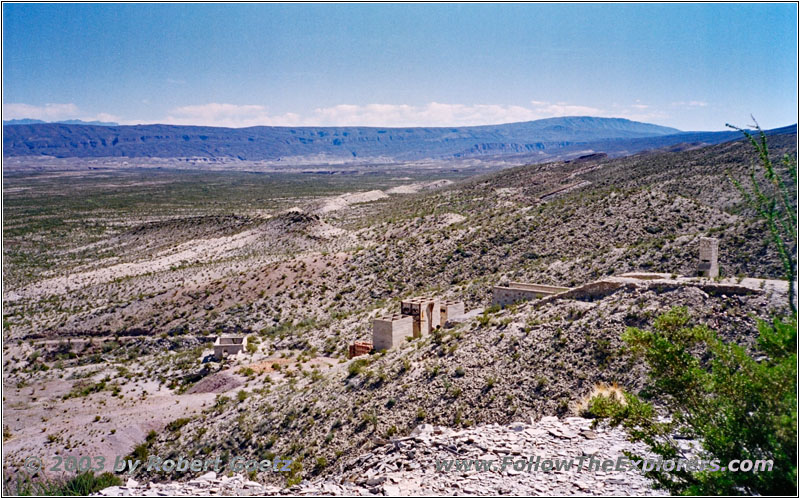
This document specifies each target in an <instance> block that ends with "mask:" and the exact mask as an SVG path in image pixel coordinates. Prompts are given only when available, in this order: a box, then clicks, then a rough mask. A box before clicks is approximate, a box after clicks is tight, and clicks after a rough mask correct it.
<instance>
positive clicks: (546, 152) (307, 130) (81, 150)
mask: <svg viewBox="0 0 800 499" xmlns="http://www.w3.org/2000/svg"><path fill="white" fill-rule="evenodd" d="M3 130H4V134H3V154H4V156H7V157H11V156H31V155H34V156H39V155H46V156H54V157H60V158H66V157H129V158H148V157H158V158H232V159H236V160H250V161H254V160H255V161H259V160H265V161H283V162H284V163H289V164H291V163H326V162H333V163H341V162H350V163H354V162H355V163H358V162H377V163H387V162H388V163H392V162H398V161H409V160H419V159H439V160H442V159H453V158H466V157H480V156H496V155H519V154H525V155H529V156H536V155H539V156H542V157H543V158H546V157H550V156H552V155H553V154H555V153H559V154H567V153H570V152H572V153H574V152H576V151H579V150H584V149H586V147H587V144H597V145H602V144H604V143H605V144H606V145H607V147H611V148H612V149H614V148H615V149H620V148H621V147H622V148H625V147H632V148H634V149H635V150H641V149H643V148H646V145H647V144H648V142H647V141H641V140H640V141H639V142H635V143H631V142H630V141H631V140H633V139H646V138H657V137H664V136H671V135H675V134H678V133H680V131H679V130H676V129H674V128H668V127H662V126H658V125H652V124H649V123H640V122H635V121H630V120H626V119H619V118H593V117H567V118H550V119H544V120H537V121H530V122H523V123H511V124H503V125H488V126H472V127H452V128H420V127H409V128H374V127H250V128H240V129H235V128H216V127H201V126H173V125H135V126H90V125H70V124H55V123H48V124H24V125H5V126H4V129H3ZM728 135H729V134H727V135H726V134H723V135H722V136H719V138H710V140H712V141H718V140H719V139H721V138H724V137H727V136H728ZM709 137H715V136H714V134H711V135H709ZM609 141H611V142H610V143H609ZM614 141H618V143H616V142H614ZM675 142H680V140H678V139H674V141H670V142H669V143H675Z"/></svg>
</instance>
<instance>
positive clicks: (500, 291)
mask: <svg viewBox="0 0 800 499" xmlns="http://www.w3.org/2000/svg"><path fill="white" fill-rule="evenodd" d="M569 289H570V288H563V287H560V286H548V285H546V284H531V283H524V282H512V283H509V285H508V286H494V287H493V288H492V305H498V306H500V307H506V306H508V305H512V304H514V303H517V302H521V301H529V300H535V299H538V298H544V297H545V296H550V295H554V294H557V293H563V292H564V291H569Z"/></svg>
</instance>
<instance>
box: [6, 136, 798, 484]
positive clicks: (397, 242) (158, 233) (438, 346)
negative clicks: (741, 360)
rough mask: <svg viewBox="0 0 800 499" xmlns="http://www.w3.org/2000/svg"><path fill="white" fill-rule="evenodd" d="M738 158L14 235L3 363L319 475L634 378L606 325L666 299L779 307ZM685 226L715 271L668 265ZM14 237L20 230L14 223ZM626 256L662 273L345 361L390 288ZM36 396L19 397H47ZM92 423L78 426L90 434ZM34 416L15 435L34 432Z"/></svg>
mask: <svg viewBox="0 0 800 499" xmlns="http://www.w3.org/2000/svg"><path fill="white" fill-rule="evenodd" d="M795 143H796V136H795V135H794V134H791V135H788V134H785V135H775V136H773V137H771V142H770V144H771V148H772V152H773V154H774V155H775V156H776V158H777V157H779V156H780V155H782V154H784V153H791V154H795V153H796V151H795ZM752 161H753V153H752V150H751V148H750V146H749V145H748V144H745V143H743V142H735V143H726V144H720V145H716V146H711V147H701V148H694V147H689V148H687V150H681V151H677V152H675V151H660V152H652V153H646V154H640V155H635V156H631V157H627V158H622V159H613V158H608V157H602V156H600V155H596V156H591V157H588V158H583V159H582V160H580V161H570V162H554V163H547V164H539V165H530V166H525V167H519V168H513V169H509V170H505V171H502V172H499V173H494V174H491V175H485V176H482V177H477V178H472V179H469V180H466V181H460V182H456V183H453V184H449V185H447V184H436V185H437V186H438V188H437V189H435V190H427V191H422V190H419V191H417V190H415V189H410V188H408V189H400V191H399V192H397V191H396V192H389V191H388V190H387V191H386V193H384V194H385V195H379V194H377V193H374V192H372V191H367V192H366V193H362V194H364V195H363V196H356V197H353V195H352V194H348V195H346V196H344V197H343V196H336V197H333V198H330V199H328V200H327V201H324V202H320V200H318V199H317V200H314V201H313V202H309V203H306V204H302V203H301V204H299V205H298V206H296V207H295V208H293V209H289V210H286V209H281V210H274V211H270V212H269V213H265V212H263V210H258V209H256V208H254V209H251V210H242V212H237V213H229V214H227V215H219V216H195V217H187V216H165V217H161V219H159V220H151V221H148V222H146V223H138V224H136V225H135V226H134V227H130V226H127V225H124V224H120V225H119V228H118V229H109V230H108V233H107V234H106V235H105V236H104V237H101V238H99V239H98V240H97V241H96V242H94V243H91V244H89V245H84V246H81V247H77V248H73V249H71V250H70V251H68V252H65V251H63V250H61V249H56V250H51V252H50V253H46V254H45V255H46V256H47V258H46V259H44V262H45V263H44V264H41V266H39V267H37V266H36V265H40V264H38V263H37V262H38V260H37V259H35V258H33V256H34V255H32V254H31V255H25V256H26V259H22V256H23V255H22V254H19V253H16V254H15V258H17V260H15V261H21V262H24V263H26V264H28V265H29V266H28V267H23V268H24V269H25V271H24V272H22V271H18V272H17V273H15V274H12V276H13V277H14V279H13V280H9V281H8V282H7V283H6V286H5V290H4V293H5V295H4V306H5V310H4V313H5V314H6V315H5V316H4V337H5V339H6V341H5V342H4V349H5V350H6V352H5V353H6V358H7V359H8V362H7V365H6V371H5V372H6V373H8V374H7V378H6V379H4V383H6V385H7V386H10V387H16V392H17V393H19V397H23V395H26V394H27V392H26V393H25V394H23V393H22V392H21V391H20V390H30V389H31V388H30V386H31V385H32V384H37V383H46V382H52V383H54V384H55V385H57V386H58V388H59V390H65V391H66V393H63V394H62V392H58V391H52V393H57V394H58V396H59V397H63V396H67V397H68V398H69V399H70V400H80V401H81V405H78V404H77V402H76V406H75V407H76V409H75V410H80V409H81V407H89V408H91V407H94V406H92V405H91V404H94V403H97V404H99V403H100V402H101V401H102V402H103V403H104V404H105V400H104V399H103V398H104V397H106V398H107V392H108V393H115V394H117V397H118V398H119V402H118V403H119V404H120V405H122V406H124V408H126V410H130V409H129V407H134V408H135V407H136V404H146V403H150V400H151V399H152V398H153V397H154V395H153V394H157V395H158V396H159V397H163V398H162V399H159V400H164V399H166V400H167V402H169V401H170V400H171V398H170V397H174V399H175V401H177V402H179V403H180V402H183V401H186V402H187V403H186V405H187V406H189V405H190V404H189V403H188V402H192V403H193V404H194V405H192V407H194V408H196V409H197V411H196V412H194V413H192V414H189V415H186V416H181V417H179V418H178V419H176V420H175V421H173V423H172V424H166V423H167V422H166V421H165V422H163V423H155V422H154V423H152V425H151V426H150V427H148V428H142V430H141V432H140V433H139V434H137V435H140V439H139V442H141V444H140V446H139V447H138V452H140V453H149V454H158V455H160V456H162V457H168V456H173V457H174V456H186V457H190V456H191V457H213V456H216V455H219V454H220V453H224V454H225V455H227V456H233V455H243V456H252V457H256V458H263V459H272V458H274V457H276V456H279V457H281V456H282V457H287V458H292V459H295V460H296V462H297V463H298V466H297V467H296V468H295V469H294V470H293V472H292V476H291V478H292V479H297V480H299V479H300V478H301V477H302V478H305V479H317V478H319V479H324V478H325V477H327V476H328V475H329V474H331V473H338V471H336V470H342V469H345V468H346V463H347V462H348V460H349V459H350V458H352V457H353V456H356V455H359V454H362V453H363V454H365V453H369V452H371V451H372V449H373V448H381V447H383V446H385V445H387V444H388V443H390V439H391V438H393V437H397V436H405V435H408V434H409V433H410V432H411V431H412V430H413V429H414V428H415V427H417V426H418V425H420V424H433V425H437V426H447V427H449V428H452V429H453V431H461V430H464V429H468V428H472V427H473V426H475V425H479V424H508V423H512V422H515V421H529V420H530V418H533V419H534V420H538V419H539V418H540V417H543V416H559V417H568V416H570V415H571V414H572V412H573V410H572V408H573V407H574V406H575V404H576V403H577V402H579V401H580V399H581V398H582V397H583V396H585V395H586V394H587V393H589V392H590V391H591V389H592V388H593V387H594V386H595V385H596V384H597V383H601V382H602V383H615V382H616V383H619V384H620V385H622V386H623V387H625V388H627V389H629V390H634V391H636V390H638V389H639V388H641V386H642V380H643V377H644V374H645V373H644V370H643V366H641V365H640V364H638V363H636V362H635V361H633V359H631V358H630V356H629V355H628V354H627V353H626V351H625V350H624V349H623V348H622V344H621V343H620V340H619V336H620V333H621V332H623V331H624V330H625V328H626V327H629V326H637V327H648V326H649V325H650V324H651V323H652V320H653V319H654V318H655V317H656V316H657V315H658V314H660V313H663V312H666V311H667V310H669V309H670V308H672V307H674V306H686V307H687V308H688V309H689V310H690V312H691V314H692V316H693V318H694V320H695V321H697V322H699V323H703V324H708V325H709V326H710V327H713V328H714V329H716V330H718V331H720V332H721V334H723V335H724V336H725V337H726V338H728V339H730V340H731V341H737V342H741V343H742V344H745V345H746V344H748V343H749V342H750V341H752V339H753V333H754V331H755V320H756V318H768V317H770V316H771V315H772V314H774V313H776V312H781V311H782V310H783V307H784V306H785V305H784V304H785V299H784V298H783V297H782V296H781V291H780V289H779V288H777V287H775V286H774V285H773V284H771V283H769V282H768V281H763V282H764V284H763V287H762V286H761V285H760V284H753V282H752V281H751V280H749V279H745V278H766V279H775V278H779V277H780V274H781V272H780V265H779V263H778V259H777V256H776V255H775V252H774V251H773V250H772V248H771V246H770V245H769V242H768V241H767V239H766V235H765V233H764V227H763V226H762V224H760V223H759V222H758V221H757V220H756V219H755V218H754V217H753V216H752V214H751V213H750V212H749V211H748V210H747V209H746V208H745V207H744V206H743V203H742V199H741V197H740V196H739V194H738V193H737V191H736V189H735V188H734V187H733V186H732V184H731V183H730V181H729V180H728V179H727V177H726V175H727V172H730V174H731V175H733V176H735V177H737V178H746V176H747V175H748V174H749V172H750V171H751V165H752ZM371 192H372V193H371ZM370 193H371V194H370ZM367 194H369V195H367ZM342 199H345V200H348V199H349V200H351V201H353V202H349V201H348V202H342ZM330 207H335V209H328V208H330ZM323 208H325V209H323ZM23 235H24V234H23ZM704 236H711V237H716V238H718V239H719V240H720V265H721V269H722V273H723V276H724V277H725V278H726V279H725V280H724V284H725V286H729V287H725V288H714V287H713V285H715V283H710V282H699V281H698V282H695V281H688V280H679V279H675V278H674V277H675V276H679V275H684V276H690V275H693V274H694V271H695V268H696V259H697V251H698V246H697V245H698V239H699V238H700V237H704ZM11 242H12V243H13V246H10V248H11V247H13V248H26V247H28V248H36V247H37V246H35V245H34V244H35V239H34V238H31V237H22V236H19V237H17V238H14V239H13V240H12V241H11ZM25 245H30V246H25ZM119 248H124V249H125V251H119ZM4 251H6V248H5V243H4ZM626 272H637V273H642V272H662V273H664V276H666V277H664V278H663V279H661V280H654V281H652V282H650V281H648V280H646V279H645V280H642V281H641V282H639V283H638V284H635V285H634V284H632V285H626V286H622V287H615V288H614V289H613V290H612V292H608V293H588V294H583V295H574V296H573V295H570V296H564V297H561V298H558V299H554V300H546V301H543V302H537V303H527V304H524V305H520V306H517V307H511V308H508V309H505V310H502V311H500V310H493V309H488V310H486V313H485V314H482V315H479V316H478V317H476V318H474V319H473V320H471V321H468V322H465V323H462V324H461V325H459V326H457V327H455V328H452V329H447V330H443V331H441V332H440V333H438V334H436V335H434V336H432V337H428V338H425V339H422V340H416V341H412V342H409V343H407V344H406V345H404V346H403V347H401V348H398V349H394V350H392V351H389V352H386V353H377V354H375V355H371V356H368V357H363V358H359V359H356V360H349V361H348V360H347V359H346V351H347V345H348V344H349V343H350V342H352V341H353V340H356V339H367V338H369V335H370V331H371V328H370V318H371V317H374V316H375V315H377V314H383V313H386V312H388V311H396V310H397V309H398V307H399V301H400V299H402V298H405V297H409V296H414V295H420V294H423V293H424V294H438V295H440V296H443V297H446V298H455V299H461V300H464V301H465V302H466V304H467V308H468V309H476V308H477V309H480V310H484V309H487V308H488V306H489V300H490V290H491V286H492V285H495V284H498V283H502V282H505V281H508V280H515V281H532V282H539V283H543V284H554V285H561V286H569V287H573V286H579V285H582V284H585V283H588V282H591V281H596V280H599V279H606V278H608V277H609V276H612V275H620V274H623V273H626ZM760 282H762V281H757V283H760ZM716 284H719V283H716ZM738 285H741V288H742V289H740V288H739V287H737V286H738ZM226 330H227V331H235V332H238V333H241V334H248V335H250V336H251V338H252V340H253V344H254V345H255V347H254V348H255V349H254V351H252V352H249V353H248V354H247V355H245V356H244V357H243V358H242V359H240V360H237V361H234V362H232V363H223V364H219V363H216V362H208V357H207V356H208V354H209V353H210V349H209V348H208V343H207V342H208V340H209V339H210V338H211V337H213V336H214V334H215V333H217V332H219V331H226ZM67 337H69V338H74V339H75V341H70V342H66V341H64V338H67ZM87 339H88V341H87ZM43 366H44V367H43ZM105 378H108V381H104V379H105ZM112 380H113V381H112ZM90 383H91V384H90ZM26 387H27V388H26ZM12 389H14V388H12ZM92 390H96V391H92ZM44 393H45V394H48V393H51V392H44ZM200 395H202V396H203V397H204V398H202V399H201V398H192V397H199V396H200ZM41 397H42V399H41V400H40V401H39V402H29V404H30V406H31V407H33V408H34V409H35V408H36V407H38V406H37V405H36V404H47V403H48V402H47V400H49V399H47V397H46V395H42V396H41ZM80 397H85V398H80ZM101 399H102V400H101ZM20 404H22V403H21V402H20ZM15 407H16V406H15ZM26 407H27V406H25V404H22V405H20V407H19V409H18V410H20V411H24V410H27V409H26ZM159 407H161V406H159ZM15 410H17V409H15ZM87 410H97V411H101V410H102V411H106V410H107V408H106V409H102V408H101V407H100V406H99V405H98V406H97V409H87ZM103 413H104V414H105V413H106V412H103ZM21 414H22V415H24V413H21ZM20 417H21V416H20ZM170 417H171V416H170ZM86 422H87V424H89V423H90V422H91V417H90V414H87V415H86ZM4 423H5V420H4ZM43 424H44V423H43ZM48 424H50V423H48ZM53 424H55V423H53ZM97 424H98V425H100V424H104V422H103V421H102V418H101V421H100V422H98V423H97ZM15 425H16V426H15ZM18 426H19V425H18V424H17V423H13V424H12V425H11V427H10V432H11V433H12V434H13V433H15V432H19V431H22V430H21V429H19V428H18ZM110 426H111V425H110V424H109V428H108V430H111V429H113V430H115V431H116V429H117V428H116V427H113V428H111V427H110ZM90 428H91V426H90ZM149 429H153V430H154V431H155V433H154V434H153V435H152V436H150V437H148V438H147V439H146V440H145V439H144V435H146V434H147V433H148V431H149ZM90 433H91V435H90V436H87V437H86V438H87V440H88V439H89V438H90V437H91V438H94V439H96V441H97V442H95V444H96V445H101V442H104V441H105V439H106V438H107V436H108V435H107V434H103V433H100V432H99V430H98V431H96V432H95V430H92V432H90ZM46 435H47V433H45V432H37V433H36V434H35V435H33V434H32V435H31V436H30V438H28V439H27V440H25V442H26V444H27V442H31V443H32V444H36V445H39V443H38V442H41V445H42V446H44V447H43V448H46V449H47V448H49V447H47V445H49V444H48V443H47V441H46V439H45V436H46ZM54 438H66V437H64V436H59V435H56V436H54ZM108 438H110V437H108ZM101 439H103V440H102V441H101ZM95 444H93V445H95ZM20 445H21V444H20ZM103 445H105V444H103ZM19 448H20V449H22V447H19ZM20 455H22V454H20ZM300 465H302V468H300ZM343 466H344V468H342V467H343ZM142 478H143V477H136V479H137V480H139V479H142ZM164 478H172V479H178V478H184V479H185V478H189V477H188V476H183V477H181V476H178V475H172V476H169V477H164ZM257 478H258V480H259V481H270V480H273V481H275V480H279V479H282V478H281V477H276V476H275V475H271V474H264V475H263V476H262V475H259V476H258V477H257ZM281 485H282V484H281ZM609 490H611V489H609Z"/></svg>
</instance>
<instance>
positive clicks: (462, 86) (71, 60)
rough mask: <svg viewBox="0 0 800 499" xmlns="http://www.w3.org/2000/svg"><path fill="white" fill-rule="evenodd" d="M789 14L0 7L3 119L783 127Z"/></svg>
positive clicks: (788, 89) (435, 7) (792, 118)
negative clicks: (579, 118)
mask: <svg viewBox="0 0 800 499" xmlns="http://www.w3.org/2000/svg"><path fill="white" fill-rule="evenodd" d="M796 46H797V7H796V5H794V4H641V5H635V4H495V5H491V4H469V5H467V4H461V5H459V4H423V5H412V4H400V5H396V4H343V5H335V4H313V5H302V4H237V5H233V4H225V5H215V4H116V5H115V4H74V5H69V4H67V5H64V4H10V3H6V4H4V5H3V118H4V119H12V118H38V119H44V120H48V121H50V120H59V119H71V118H80V119H101V120H109V121H117V122H120V123H124V124H133V123H176V124H198V125H219V126H252V125H290V126H299V125H374V126H414V125H422V126H448V125H452V126H455V125H475V124H488V123H503V122H514V121H526V120H530V119H538V118H546V117H551V116H565V115H593V116H619V117H625V118H630V119H635V120H639V121H647V122H652V123H658V124H662V125H667V126H674V127H676V128H680V129H683V130H720V129H723V128H724V125H725V123H726V122H731V123H735V124H738V125H746V124H748V123H749V122H750V119H749V116H750V114H751V113H752V114H753V115H755V117H756V118H757V119H758V120H759V122H760V123H761V124H762V126H764V127H777V126H783V125H787V124H791V123H794V122H796V121H797V118H796V116H797V111H798V108H797V106H798V103H797V48H796Z"/></svg>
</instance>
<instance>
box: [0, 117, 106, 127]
mask: <svg viewBox="0 0 800 499" xmlns="http://www.w3.org/2000/svg"><path fill="white" fill-rule="evenodd" d="M42 123H59V124H62V125H95V126H119V123H115V122H113V121H83V120H64V121H42V120H34V119H30V118H22V119H20V120H3V125H40V124H42Z"/></svg>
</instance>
